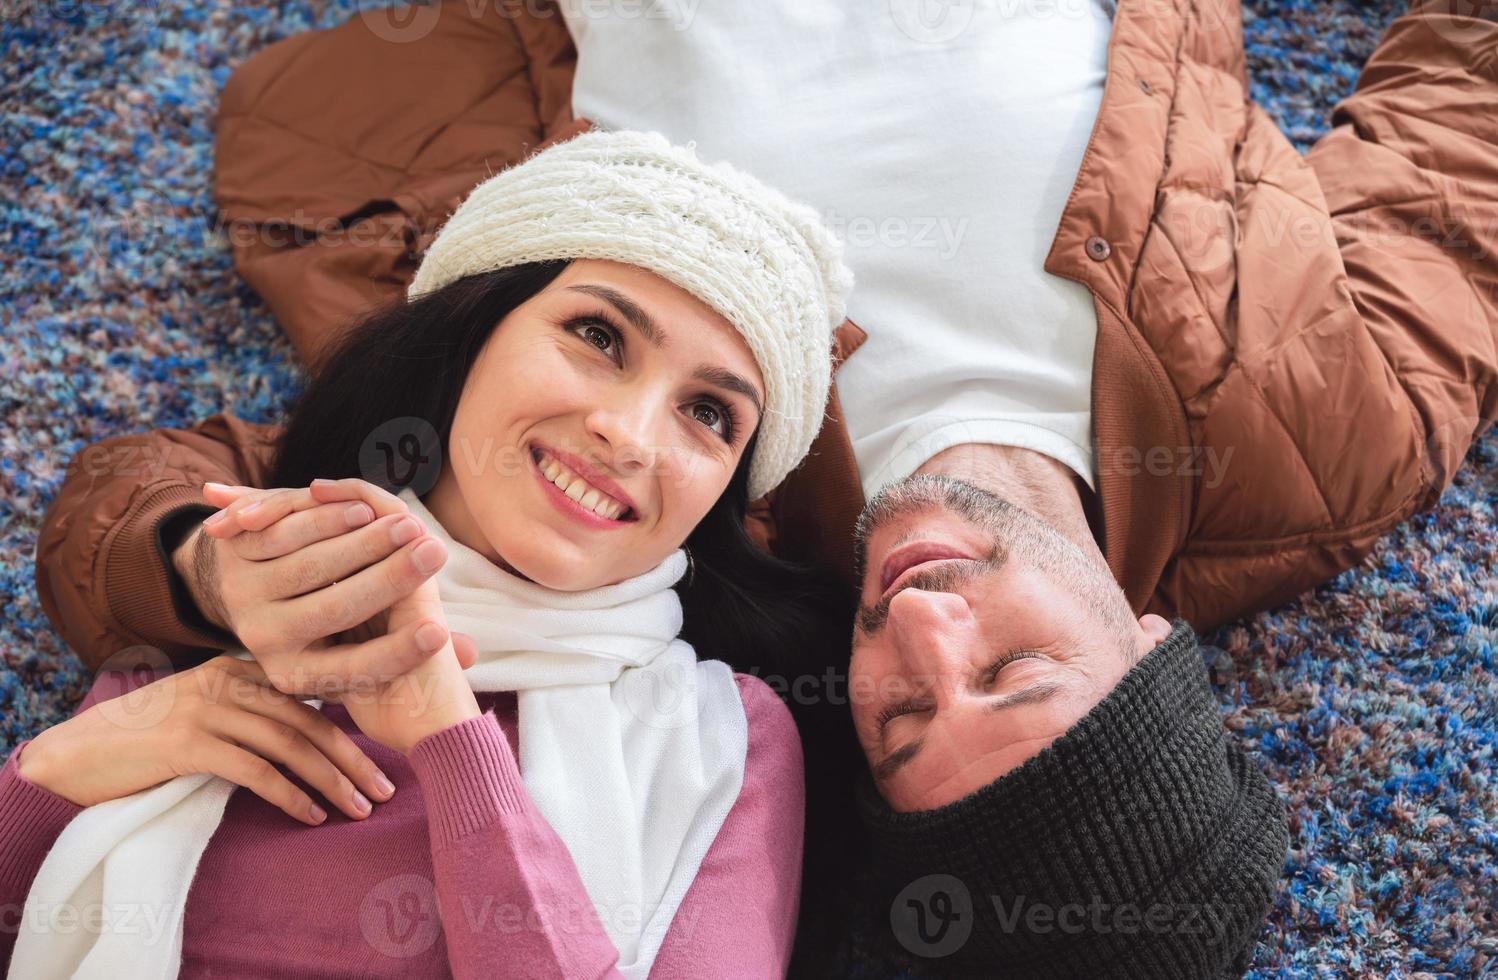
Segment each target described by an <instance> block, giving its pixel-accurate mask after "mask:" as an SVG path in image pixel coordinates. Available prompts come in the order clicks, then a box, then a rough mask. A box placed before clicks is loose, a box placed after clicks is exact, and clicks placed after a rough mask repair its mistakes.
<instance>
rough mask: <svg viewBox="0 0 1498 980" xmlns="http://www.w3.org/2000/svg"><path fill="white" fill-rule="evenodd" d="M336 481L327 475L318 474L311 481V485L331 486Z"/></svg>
mask: <svg viewBox="0 0 1498 980" xmlns="http://www.w3.org/2000/svg"><path fill="white" fill-rule="evenodd" d="M337 482H338V481H337V480H329V479H328V478H327V477H322V476H320V477H318V478H317V479H315V480H313V481H312V485H313V486H314V487H331V486H333V485H334V484H335V483H337Z"/></svg>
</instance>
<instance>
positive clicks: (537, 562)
mask: <svg viewBox="0 0 1498 980" xmlns="http://www.w3.org/2000/svg"><path fill="white" fill-rule="evenodd" d="M764 399H765V389H764V379H763V378H762V376H761V375H760V371H759V367H758V365H757V364H756V363H755V360H754V357H753V355H752V354H751V353H750V352H749V347H748V345H747V344H746V343H745V342H744V339H743V338H742V337H741V336H740V335H739V333H738V331H736V330H735V329H734V328H733V326H732V325H731V324H729V322H728V321H727V320H726V319H724V318H723V317H722V316H721V315H720V314H718V313H717V312H716V311H714V310H712V309H711V308H710V307H708V306H707V305H706V304H704V303H703V302H702V301H700V300H698V299H697V298H696V297H694V296H692V295H691V294H690V293H688V292H686V291H685V290H683V289H681V288H680V287H678V286H676V285H674V284H672V283H670V282H667V281H666V280H665V279H662V278H661V277H659V276H657V275H655V274H654V273H651V272H646V271H645V270H643V269H639V268H636V267H634V266H629V265H623V264H620V263H617V262H605V261H597V260H578V261H574V262H572V263H571V264H570V265H568V266H567V268H566V269H564V270H563V271H562V273H561V275H559V276H558V277H557V278H556V279H555V280H553V281H552V282H551V284H550V285H548V286H547V287H546V288H545V289H544V290H542V291H541V292H540V293H538V294H537V295H536V296H534V297H532V298H531V299H530V300H529V301H527V302H526V303H524V304H522V305H521V306H519V307H516V309H515V310H514V311H513V312H511V313H510V315H509V316H507V317H505V318H504V320H502V321H501V322H500V324H499V326H498V327H497V328H496V329H495V331H494V333H493V334H492V335H491V336H490V338H489V340H488V342H487V343H486V344H485V346H484V348H483V350H482V351H481V352H480V354H479V356H478V359H477V360H476V361H475V363H474V365H473V369H472V370H471V371H470V372H469V374H468V378H467V380H466V382H465V383H464V386H463V393H462V396H461V398H460V400H459V402H458V409H457V414H456V416H455V418H454V419H453V426H452V435H451V437H450V439H449V442H448V445H447V453H446V455H445V458H444V460H443V466H442V474H441V476H440V478H439V479H438V482H437V484H436V486H435V487H433V489H432V491H431V493H430V494H429V495H428V496H427V498H426V503H427V506H428V507H429V508H430V509H431V511H432V513H433V515H434V516H436V517H437V519H438V520H440V521H441V522H442V525H443V527H444V528H446V529H447V531H448V533H449V534H451V535H452V536H453V537H454V538H455V539H456V540H458V541H461V542H462V543H463V544H465V545H468V546H469V547H471V548H473V549H474V550H476V551H478V552H480V553H481V554H483V555H485V556H486V557H487V558H489V559H490V560H491V561H495V562H497V563H499V564H502V565H505V566H507V567H509V568H511V569H513V570H514V571H516V572H518V573H519V574H521V575H523V576H525V577H526V578H529V579H531V580H532V581H534V582H538V583H540V584H542V585H545V586H548V587H550V588H553V589H562V590H567V591H577V590H581V589H591V588H597V587H598V586H601V585H607V584H611V583H614V582H618V581H621V580H623V579H626V578H630V577H632V576H635V575H639V574H642V573H644V572H647V571H649V570H650V569H652V568H654V567H655V566H656V565H658V564H660V563H661V561H663V560H664V559H665V558H666V556H667V555H669V554H670V553H671V552H672V551H674V550H675V549H676V548H679V547H681V544H682V542H683V541H685V540H686V537H687V535H688V534H689V533H690V532H691V530H692V529H693V528H694V527H696V525H697V523H698V522H699V521H701V520H702V518H703V516H704V515H706V514H707V512H708V510H709V509H711V507H712V506H713V504H714V503H715V502H716V501H717V500H718V498H719V497H720V496H721V495H722V493H723V491H724V489H725V488H726V487H727V486H728V482H729V480H730V478H731V477H732V476H733V474H734V470H735V469H736V468H737V467H738V465H739V461H740V460H741V459H742V458H743V454H744V448H745V446H747V445H748V443H749V440H750V437H751V436H753V434H754V431H755V429H756V428H757V427H758V425H759V417H760V406H761V405H763V404H764Z"/></svg>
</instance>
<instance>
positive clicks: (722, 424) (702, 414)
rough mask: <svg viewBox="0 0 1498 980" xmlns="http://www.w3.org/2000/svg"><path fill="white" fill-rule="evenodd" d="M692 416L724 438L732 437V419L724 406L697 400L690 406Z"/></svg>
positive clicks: (729, 439)
mask: <svg viewBox="0 0 1498 980" xmlns="http://www.w3.org/2000/svg"><path fill="white" fill-rule="evenodd" d="M691 414H692V418H693V419H694V420H695V421H697V422H700V423H701V424H703V425H705V426H707V427H708V428H709V429H712V430H713V431H714V432H716V433H718V434H719V435H720V436H722V437H723V438H724V439H725V440H728V441H732V439H733V419H732V418H731V417H730V414H729V412H728V410H727V409H726V408H723V407H722V406H719V405H715V404H713V403H712V402H697V403H696V404H694V405H693V406H692V410H691Z"/></svg>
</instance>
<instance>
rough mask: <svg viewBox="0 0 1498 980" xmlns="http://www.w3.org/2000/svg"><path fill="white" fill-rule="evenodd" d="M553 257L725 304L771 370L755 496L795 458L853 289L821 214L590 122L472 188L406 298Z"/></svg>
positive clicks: (827, 377) (677, 151)
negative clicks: (606, 265) (622, 270)
mask: <svg viewBox="0 0 1498 980" xmlns="http://www.w3.org/2000/svg"><path fill="white" fill-rule="evenodd" d="M552 259H610V260H613V261H615V262H624V263H628V264H629V265H633V266H638V267H639V268H642V269H646V270H649V271H650V272H654V273H655V274H656V275H659V276H661V277H662V278H664V279H667V280H669V281H671V282H673V283H675V284H676V285H678V286H680V287H681V288H682V289H685V290H686V291H687V292H689V293H691V294H692V295H693V296H695V297H697V298H698V299H700V300H701V301H702V302H704V303H706V304H707V305H708V306H710V307H712V308H713V309H714V310H716V311H717V312H719V313H721V314H722V315H723V316H724V318H726V319H727V320H728V322H729V323H731V324H733V325H734V327H735V328H737V330H738V331H739V333H740V334H742V335H743V337H744V340H745V341H747V342H748V344H749V349H750V351H752V352H753V354H754V358H755V360H756V361H757V362H758V364H759V369H760V372H761V373H762V374H763V375H764V379H765V395H766V398H765V413H764V418H763V420H762V421H761V423H760V428H759V441H758V443H757V444H756V446H755V452H754V459H753V460H752V461H751V462H750V470H749V494H750V498H751V499H753V498H757V497H760V496H762V495H763V494H764V493H766V492H767V491H769V490H771V489H773V488H774V487H775V486H776V485H777V484H779V483H780V481H781V480H783V479H785V476H786V474H787V473H789V472H790V471H791V470H792V469H794V468H795V467H796V465H797V464H798V463H800V462H801V460H802V458H803V457H804V456H805V455H806V453H807V450H809V449H810V448H811V443H812V439H813V438H815V437H816V434H817V430H818V429H819V428H821V425H822V417H823V413H824V409H825V405H826V401H827V389H828V385H829V384H830V381H831V376H832V352H831V347H832V331H833V329H834V328H835V327H836V326H837V325H838V324H839V323H841V322H842V321H843V317H844V307H845V304H846V300H847V295H848V290H849V289H851V288H852V286H853V274H852V273H851V272H850V271H849V270H848V267H847V266H845V265H844V264H843V262H842V248H841V245H840V243H839V242H838V241H837V239H836V238H835V237H833V235H832V234H831V232H829V231H828V230H827V229H826V227H824V226H823V224H822V222H821V220H820V219H819V218H818V217H817V213H816V212H815V211H813V210H812V209H811V208H810V207H808V206H806V205H804V204H798V203H796V202H794V201H792V200H790V199H789V198H787V197H785V196H784V195H783V194H780V193H779V192H777V191H775V190H772V189H771V188H769V187H766V186H765V185H763V184H761V183H760V182H759V181H757V180H755V179H754V178H753V177H751V176H749V175H748V174H746V173H743V172H742V171H739V170H736V169H734V168H733V167H731V166H729V165H728V164H726V163H719V164H715V165H712V166H709V165H707V164H705V163H703V162H702V161H700V160H698V159H697V154H696V152H695V151H694V150H693V148H691V147H684V146H673V145H672V144H671V143H669V142H668V141H667V140H666V138H665V137H663V136H661V135H660V134H659V133H642V132H603V131H598V130H594V131H591V132H587V133H584V134H583V135H581V136H577V137H575V138H573V139H570V140H568V141H566V142H564V143H558V144H556V145H554V146H552V147H550V148H548V149H546V150H543V151H542V152H540V153H538V154H536V155H535V156H533V157H531V158H530V159H529V160H526V161H525V162H524V163H521V164H518V165H516V166H514V167H511V168H509V169H508V170H504V171H501V172H500V173H498V174H495V175H494V176H493V177H490V178H488V179H487V180H485V181H484V182H483V183H481V184H479V185H478V186H477V187H475V188H474V189H473V191H472V192H471V193H470V194H469V195H468V197H467V199H466V200H465V201H464V202H463V204H462V205H461V206H460V207H459V208H458V209H457V210H456V211H455V212H453V214H452V216H451V217H450V218H449V219H448V220H447V223H446V224H445V225H444V226H443V228H442V230H441V231H440V232H438V234H437V237H436V239H435V240H434V241H433V242H432V245H431V247H430V248H429V249H428V250H427V253H426V255H425V257H424V258H423V260H422V262H421V266H420V267H419V268H418V269H417V270H416V278H415V279H414V280H413V281H412V282H411V286H410V289H409V290H408V291H407V294H406V295H407V297H408V298H409V299H415V298H416V297H418V296H421V295H423V294H424V293H429V292H432V291H434V290H437V289H440V288H442V287H443V286H445V285H447V284H448V283H451V282H454V281H456V280H458V279H462V278H464V277H465V276H470V275H474V274H476V273H481V272H490V271H493V270H495V269H503V268H507V267H510V266H515V265H521V264H523V263H526V262H542V261H547V260H552Z"/></svg>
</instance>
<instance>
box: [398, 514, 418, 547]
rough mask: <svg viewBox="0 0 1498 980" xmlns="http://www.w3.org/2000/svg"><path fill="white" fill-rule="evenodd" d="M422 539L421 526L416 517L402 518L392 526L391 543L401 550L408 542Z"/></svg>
mask: <svg viewBox="0 0 1498 980" xmlns="http://www.w3.org/2000/svg"><path fill="white" fill-rule="evenodd" d="M419 537H421V525H420V524H418V523H417V522H416V518H414V517H402V518H401V519H400V520H398V521H396V522H395V523H394V524H392V525H390V543H391V544H393V545H395V546H396V547H397V548H399V547H400V546H401V545H403V544H405V543H406V542H408V541H415V540H416V539H417V538H419Z"/></svg>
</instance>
